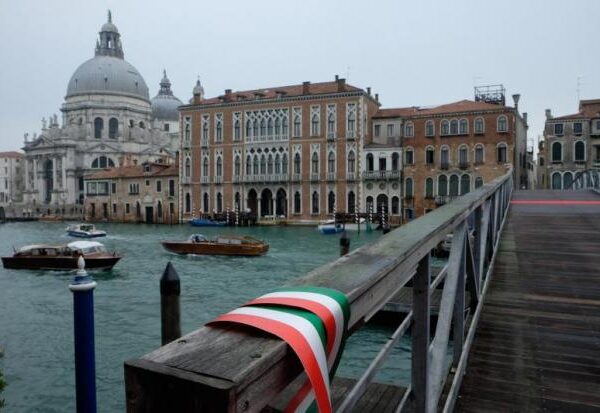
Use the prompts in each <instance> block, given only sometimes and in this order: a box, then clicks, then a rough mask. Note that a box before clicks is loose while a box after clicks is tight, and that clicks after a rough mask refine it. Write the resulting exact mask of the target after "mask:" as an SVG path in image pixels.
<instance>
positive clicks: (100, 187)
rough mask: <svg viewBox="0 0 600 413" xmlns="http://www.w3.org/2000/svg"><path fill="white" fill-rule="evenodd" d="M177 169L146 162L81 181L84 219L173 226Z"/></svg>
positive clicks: (107, 171) (177, 210) (101, 173)
mask: <svg viewBox="0 0 600 413" xmlns="http://www.w3.org/2000/svg"><path fill="white" fill-rule="evenodd" d="M178 187H179V166H178V165H177V164H173V165H167V164H164V163H150V162H146V163H143V164H141V165H131V166H120V167H116V168H111V169H105V170H103V171H100V172H96V173H94V174H91V175H87V176H86V177H85V201H84V210H85V218H86V219H87V220H90V221H95V220H106V221H117V222H146V223H158V224H161V223H164V224H169V223H176V222H178V214H179V197H178V190H179V188H178Z"/></svg>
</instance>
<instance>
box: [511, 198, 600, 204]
mask: <svg viewBox="0 0 600 413" xmlns="http://www.w3.org/2000/svg"><path fill="white" fill-rule="evenodd" d="M510 203H511V204H516V205H600V201H576V200H550V199H543V200H520V201H510Z"/></svg>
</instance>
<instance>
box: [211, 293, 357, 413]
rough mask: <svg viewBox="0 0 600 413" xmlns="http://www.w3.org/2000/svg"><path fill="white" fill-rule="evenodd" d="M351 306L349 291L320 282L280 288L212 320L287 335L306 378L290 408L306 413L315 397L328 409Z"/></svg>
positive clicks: (318, 404) (321, 407)
mask: <svg viewBox="0 0 600 413" xmlns="http://www.w3.org/2000/svg"><path fill="white" fill-rule="evenodd" d="M349 318H350V305H349V304H348V300H347V298H346V296H345V295H344V294H343V293H341V292H339V291H336V290H333V289H329V288H322V287H297V288H293V289H282V290H278V291H275V292H272V293H269V294H265V295H263V296H261V297H258V298H256V299H254V300H252V301H250V302H248V303H247V304H246V305H245V306H243V307H240V308H237V309H235V310H233V311H231V312H229V313H226V314H223V315H221V316H220V317H218V318H216V319H215V320H213V321H211V322H210V323H209V325H213V324H218V323H224V322H227V323H238V324H244V325H249V326H252V327H256V328H258V329H260V330H263V331H265V332H268V333H271V334H274V335H275V336H277V337H279V338H281V339H282V340H284V341H285V342H286V343H287V344H288V345H289V346H290V347H291V348H292V349H293V350H294V352H295V353H296V355H297V356H298V358H299V359H300V362H301V363H302V366H303V367H304V370H305V372H306V375H307V377H308V380H307V381H306V382H305V383H304V384H303V385H302V387H301V388H300V390H299V391H298V392H297V393H296V394H295V395H294V397H293V398H292V399H291V400H290V402H289V403H288V406H287V407H286V409H285V411H286V412H304V411H306V410H308V409H309V408H310V407H311V406H312V405H313V404H314V403H313V402H314V401H316V407H317V408H318V409H319V411H321V412H322V413H330V412H331V411H332V407H331V392H330V387H329V383H330V379H332V378H333V376H334V374H335V369H336V368H337V364H338V363H339V359H340V357H341V354H342V350H343V344H344V340H345V334H346V330H347V324H348V319H349Z"/></svg>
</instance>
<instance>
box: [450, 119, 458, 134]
mask: <svg viewBox="0 0 600 413" xmlns="http://www.w3.org/2000/svg"><path fill="white" fill-rule="evenodd" d="M450 135H458V121H457V120H456V119H452V120H451V121H450Z"/></svg>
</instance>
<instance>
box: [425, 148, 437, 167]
mask: <svg viewBox="0 0 600 413" xmlns="http://www.w3.org/2000/svg"><path fill="white" fill-rule="evenodd" d="M434 162H435V149H433V146H428V147H427V148H425V165H433V163H434Z"/></svg>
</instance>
